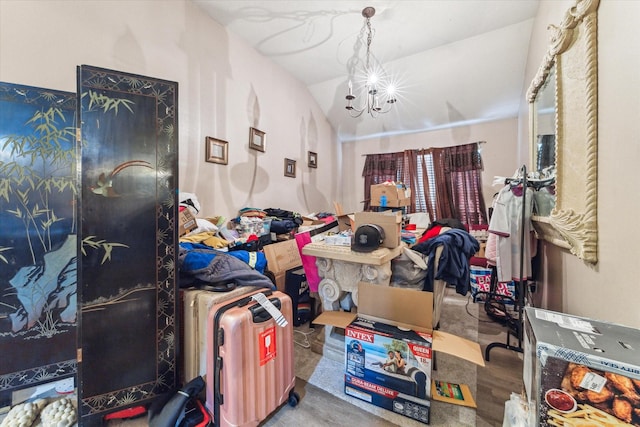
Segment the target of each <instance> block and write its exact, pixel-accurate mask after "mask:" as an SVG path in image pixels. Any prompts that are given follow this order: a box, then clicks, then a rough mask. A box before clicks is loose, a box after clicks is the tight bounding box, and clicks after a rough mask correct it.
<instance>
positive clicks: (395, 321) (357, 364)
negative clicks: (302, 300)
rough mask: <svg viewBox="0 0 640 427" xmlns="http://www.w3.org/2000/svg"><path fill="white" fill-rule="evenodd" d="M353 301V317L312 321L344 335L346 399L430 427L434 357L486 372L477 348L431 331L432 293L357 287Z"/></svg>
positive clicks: (336, 314) (335, 314) (327, 314)
mask: <svg viewBox="0 0 640 427" xmlns="http://www.w3.org/2000/svg"><path fill="white" fill-rule="evenodd" d="M357 299H358V312H357V313H352V312H345V311H327V310H325V311H324V312H323V313H322V314H321V315H320V316H318V317H316V318H315V319H314V321H313V323H314V324H317V325H330V326H333V327H337V328H342V329H344V330H345V343H344V345H345V373H344V374H341V375H343V376H344V379H345V388H344V390H345V393H346V394H348V395H351V396H354V397H356V398H358V399H362V400H364V401H366V402H369V403H372V404H374V405H376V406H380V407H382V408H385V409H388V410H390V411H393V412H395V413H398V414H402V415H405V416H407V417H409V418H413V419H414V420H417V421H419V422H422V423H424V424H429V418H430V410H431V403H430V400H436V399H438V397H437V396H431V395H430V394H431V393H430V392H431V388H432V383H431V357H432V351H436V352H438V353H439V354H442V355H445V354H446V355H451V356H455V357H457V358H460V359H464V360H467V361H469V362H472V363H475V364H477V365H480V366H484V359H483V357H482V351H481V350H480V345H479V344H478V343H475V342H473V341H470V340H467V339H464V338H462V337H458V336H455V335H453V334H449V333H446V332H443V331H434V330H433V293H431V292H423V291H416V290H412V289H402V288H395V287H392V286H380V285H374V284H371V283H365V282H360V283H358V298H357ZM445 357H447V356H445ZM438 400H442V401H447V402H449V403H455V404H459V405H466V406H469V404H468V403H467V402H466V401H462V400H460V401H458V400H456V399H450V400H444V399H438Z"/></svg>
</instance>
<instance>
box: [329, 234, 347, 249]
mask: <svg viewBox="0 0 640 427" xmlns="http://www.w3.org/2000/svg"><path fill="white" fill-rule="evenodd" d="M351 237H352V236H345V235H344V234H332V235H329V236H326V237H325V238H324V244H325V245H332V246H349V247H351Z"/></svg>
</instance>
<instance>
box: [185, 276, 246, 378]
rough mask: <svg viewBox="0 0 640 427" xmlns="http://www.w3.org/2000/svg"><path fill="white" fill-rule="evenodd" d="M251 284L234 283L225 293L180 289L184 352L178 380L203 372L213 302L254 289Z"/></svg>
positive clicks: (235, 296)
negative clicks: (208, 324)
mask: <svg viewBox="0 0 640 427" xmlns="http://www.w3.org/2000/svg"><path fill="white" fill-rule="evenodd" d="M256 290H257V289H256V288H255V287H253V286H238V287H236V288H235V289H233V290H231V291H229V292H212V291H207V290H202V289H184V290H182V291H181V294H182V307H183V313H182V319H183V322H182V324H183V328H184V329H183V335H182V340H181V341H182V342H183V343H184V346H183V348H184V352H183V354H182V356H181V358H182V375H181V382H182V383H187V382H189V381H191V380H192V379H194V378H196V377H197V376H203V377H204V376H205V375H206V373H207V318H208V317H209V311H210V310H211V307H213V306H214V305H215V304H219V303H222V302H224V301H229V300H231V299H233V298H237V297H239V296H241V295H246V294H248V293H252V292H255V291H256Z"/></svg>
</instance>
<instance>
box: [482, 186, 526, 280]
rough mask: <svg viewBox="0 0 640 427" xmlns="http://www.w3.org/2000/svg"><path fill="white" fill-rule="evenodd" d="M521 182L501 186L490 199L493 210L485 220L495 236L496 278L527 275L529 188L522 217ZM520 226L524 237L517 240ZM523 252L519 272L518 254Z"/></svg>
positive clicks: (509, 278)
mask: <svg viewBox="0 0 640 427" xmlns="http://www.w3.org/2000/svg"><path fill="white" fill-rule="evenodd" d="M522 194H523V192H522V186H519V187H512V186H511V185H507V186H505V187H503V188H502V189H501V190H500V192H499V193H498V196H497V198H496V200H495V202H494V209H493V214H492V216H491V222H490V223H489V233H493V234H495V235H496V236H497V242H496V243H497V244H496V267H497V274H498V281H499V282H508V281H511V280H518V281H519V280H521V279H526V278H527V277H530V276H531V256H532V253H531V244H530V240H529V239H530V235H531V231H532V227H531V213H532V207H533V203H532V201H533V190H532V189H531V188H527V191H526V193H525V199H526V204H525V214H524V215H525V218H524V221H523V218H522ZM523 227H524V234H525V241H524V243H525V244H524V245H522V242H521V233H522V228H523ZM521 256H523V257H524V258H523V270H522V276H523V277H519V276H520V257H521Z"/></svg>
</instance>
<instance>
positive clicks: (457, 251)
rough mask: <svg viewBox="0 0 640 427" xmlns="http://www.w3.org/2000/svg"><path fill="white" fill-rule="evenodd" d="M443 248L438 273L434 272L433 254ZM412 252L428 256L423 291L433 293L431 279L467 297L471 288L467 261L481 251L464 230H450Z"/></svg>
mask: <svg viewBox="0 0 640 427" xmlns="http://www.w3.org/2000/svg"><path fill="white" fill-rule="evenodd" d="M438 246H442V254H441V255H440V259H439V260H438V271H434V270H435V268H434V264H435V253H436V249H437V248H438ZM411 249H413V250H415V251H417V252H420V253H422V254H425V255H427V254H428V256H429V263H428V267H427V277H426V278H425V281H424V287H423V290H425V291H429V292H433V281H434V279H439V280H444V281H445V282H447V283H450V284H452V285H455V286H456V292H457V293H459V294H460V295H466V294H467V293H468V292H469V288H470V274H469V259H470V258H471V257H472V256H473V255H474V254H475V253H476V252H478V250H479V249H480V243H478V241H477V240H476V239H475V238H474V237H473V236H472V235H471V234H469V233H468V232H466V231H465V230H459V229H457V228H452V229H451V230H447V231H445V232H444V233H442V234H439V235H437V236H435V237H432V238H431V239H429V240H427V241H425V242H422V243H418V244H417V245H415V246H413V247H412V248H411Z"/></svg>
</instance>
